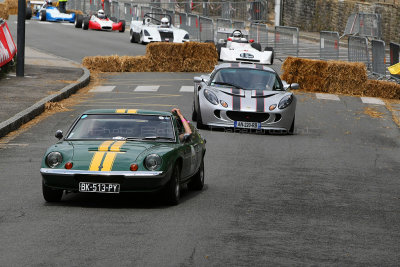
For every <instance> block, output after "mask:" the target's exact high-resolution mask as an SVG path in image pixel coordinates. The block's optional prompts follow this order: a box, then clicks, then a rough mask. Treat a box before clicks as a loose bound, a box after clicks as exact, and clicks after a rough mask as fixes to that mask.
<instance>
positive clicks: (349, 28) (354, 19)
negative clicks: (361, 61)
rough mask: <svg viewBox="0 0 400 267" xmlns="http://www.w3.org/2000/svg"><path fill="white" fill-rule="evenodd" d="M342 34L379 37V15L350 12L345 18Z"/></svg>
mask: <svg viewBox="0 0 400 267" xmlns="http://www.w3.org/2000/svg"><path fill="white" fill-rule="evenodd" d="M344 35H360V36H365V37H373V38H376V39H380V38H381V16H380V15H379V14H371V13H355V14H351V15H350V17H349V18H348V19H347V24H346V28H345V30H344Z"/></svg>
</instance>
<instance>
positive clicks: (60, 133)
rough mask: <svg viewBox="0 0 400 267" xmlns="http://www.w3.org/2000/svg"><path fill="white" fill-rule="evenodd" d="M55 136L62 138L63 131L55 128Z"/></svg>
mask: <svg viewBox="0 0 400 267" xmlns="http://www.w3.org/2000/svg"><path fill="white" fill-rule="evenodd" d="M55 137H56V138H58V140H60V139H61V138H63V132H62V131H61V130H57V132H56V134H55Z"/></svg>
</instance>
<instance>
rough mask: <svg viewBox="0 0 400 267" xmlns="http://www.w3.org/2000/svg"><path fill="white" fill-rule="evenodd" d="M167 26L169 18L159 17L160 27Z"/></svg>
mask: <svg viewBox="0 0 400 267" xmlns="http://www.w3.org/2000/svg"><path fill="white" fill-rule="evenodd" d="M168 27H169V20H168V18H166V17H164V18H162V19H161V28H168Z"/></svg>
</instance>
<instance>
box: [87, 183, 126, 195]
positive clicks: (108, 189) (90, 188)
mask: <svg viewBox="0 0 400 267" xmlns="http://www.w3.org/2000/svg"><path fill="white" fill-rule="evenodd" d="M119 187H120V185H119V184H108V183H86V182H80V183H79V192H97V193H114V194H118V193H119Z"/></svg>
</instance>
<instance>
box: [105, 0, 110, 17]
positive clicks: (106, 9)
mask: <svg viewBox="0 0 400 267" xmlns="http://www.w3.org/2000/svg"><path fill="white" fill-rule="evenodd" d="M104 13H105V14H106V16H107V17H111V2H110V1H107V0H105V1H104Z"/></svg>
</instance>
